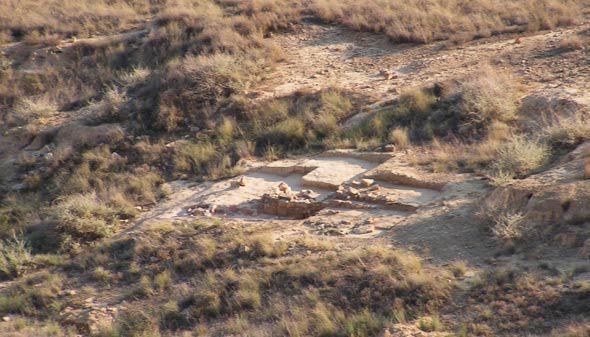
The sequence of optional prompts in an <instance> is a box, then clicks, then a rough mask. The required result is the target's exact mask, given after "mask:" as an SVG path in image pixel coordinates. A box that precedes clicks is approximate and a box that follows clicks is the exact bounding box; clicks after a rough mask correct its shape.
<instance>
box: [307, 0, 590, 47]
mask: <svg viewBox="0 0 590 337" xmlns="http://www.w3.org/2000/svg"><path fill="white" fill-rule="evenodd" d="M588 4H589V2H588V1H587V0H583V1H568V0H535V1H525V0H517V1H513V0H500V1H493V0H474V1H456V0H454V1H445V0H434V1H420V0H410V1H401V0H394V1H389V0H369V1H355V0H316V1H314V2H313V5H312V9H313V12H314V13H315V14H316V15H317V16H318V17H320V18H321V19H323V20H325V21H328V22H337V23H341V24H343V25H345V26H348V27H351V28H353V29H358V30H366V31H375V32H384V33H386V34H387V35H388V36H389V37H390V38H391V39H392V40H394V41H398V42H429V41H435V40H446V39H450V38H453V39H456V40H469V39H472V38H477V37H487V36H491V35H496V34H501V33H508V32H521V31H536V30H540V29H550V28H553V27H556V26H561V25H567V24H571V23H572V22H574V21H577V20H580V19H581V18H582V16H581V10H580V9H581V8H583V7H584V6H587V5H588Z"/></svg>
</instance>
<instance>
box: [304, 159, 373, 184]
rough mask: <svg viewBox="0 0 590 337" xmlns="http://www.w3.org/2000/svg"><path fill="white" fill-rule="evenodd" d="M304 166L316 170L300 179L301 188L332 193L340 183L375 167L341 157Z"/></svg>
mask: <svg viewBox="0 0 590 337" xmlns="http://www.w3.org/2000/svg"><path fill="white" fill-rule="evenodd" d="M306 165H309V166H314V167H317V168H316V169H315V170H313V171H311V172H309V173H307V174H306V175H304V176H303V177H302V178H301V186H304V187H309V188H321V189H327V190H333V191H335V190H337V189H338V186H340V185H341V184H342V183H344V182H347V181H350V180H353V179H354V178H356V177H359V176H361V175H362V174H364V173H365V172H367V171H368V170H371V169H373V168H374V167H376V166H377V164H375V163H371V162H368V161H364V160H359V159H354V158H341V157H327V158H316V159H311V160H309V161H308V162H307V163H306Z"/></svg>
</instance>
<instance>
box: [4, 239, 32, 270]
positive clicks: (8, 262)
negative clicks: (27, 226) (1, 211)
mask: <svg viewBox="0 0 590 337" xmlns="http://www.w3.org/2000/svg"><path fill="white" fill-rule="evenodd" d="M32 262H33V258H32V256H31V253H30V248H29V246H28V244H27V242H26V241H25V240H24V239H22V238H19V237H17V236H16V234H13V236H12V237H11V238H8V239H4V240H3V241H0V279H12V278H15V277H19V276H21V275H23V274H24V273H25V271H26V270H27V268H29V267H30V265H31V263H32Z"/></svg>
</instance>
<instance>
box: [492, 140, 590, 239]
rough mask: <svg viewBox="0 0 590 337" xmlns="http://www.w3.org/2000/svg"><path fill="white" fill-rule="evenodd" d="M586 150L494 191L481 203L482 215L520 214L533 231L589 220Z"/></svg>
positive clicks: (582, 149)
mask: <svg viewBox="0 0 590 337" xmlns="http://www.w3.org/2000/svg"><path fill="white" fill-rule="evenodd" d="M589 149H590V143H586V144H583V145H581V146H579V147H578V148H577V149H576V150H575V151H573V152H572V153H570V154H569V155H568V156H566V157H565V158H564V159H563V160H561V161H560V162H558V163H556V164H555V165H554V166H553V167H552V168H551V169H549V170H547V171H545V172H542V173H539V174H536V175H532V176H530V177H528V178H526V179H522V180H516V181H514V182H512V183H510V184H508V185H506V186H501V187H498V188H496V189H495V190H494V191H493V192H492V193H491V194H490V195H489V196H488V197H487V198H485V200H484V202H483V210H484V213H490V214H491V213H494V212H496V211H497V210H503V211H504V212H511V213H520V214H522V216H523V219H524V221H527V222H528V223H529V224H531V225H532V226H533V227H536V228H539V227H540V226H543V225H551V224H564V225H576V224H581V223H584V222H588V221H590V180H587V179H584V161H585V158H584V157H585V152H586V151H588V150H589Z"/></svg>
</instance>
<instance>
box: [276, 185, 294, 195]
mask: <svg viewBox="0 0 590 337" xmlns="http://www.w3.org/2000/svg"><path fill="white" fill-rule="evenodd" d="M279 191H281V192H282V193H285V194H291V193H292V192H291V187H289V185H287V184H286V183H284V182H281V183H280V184H279Z"/></svg>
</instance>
